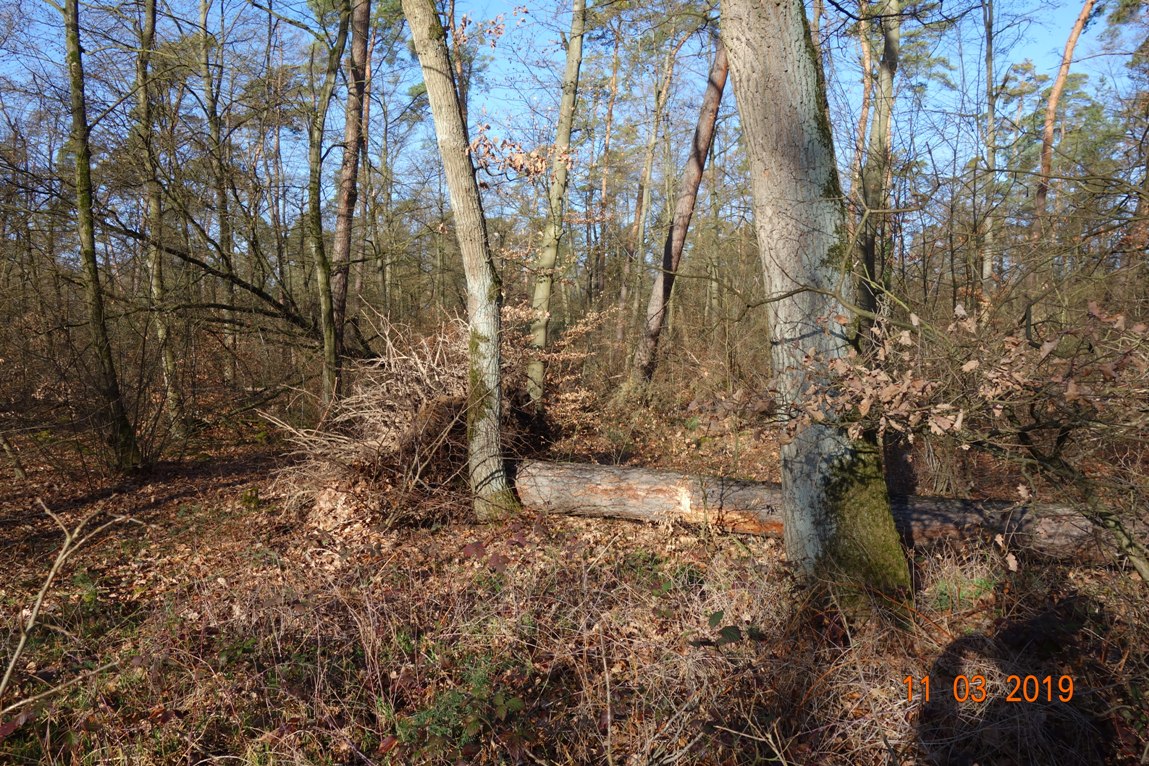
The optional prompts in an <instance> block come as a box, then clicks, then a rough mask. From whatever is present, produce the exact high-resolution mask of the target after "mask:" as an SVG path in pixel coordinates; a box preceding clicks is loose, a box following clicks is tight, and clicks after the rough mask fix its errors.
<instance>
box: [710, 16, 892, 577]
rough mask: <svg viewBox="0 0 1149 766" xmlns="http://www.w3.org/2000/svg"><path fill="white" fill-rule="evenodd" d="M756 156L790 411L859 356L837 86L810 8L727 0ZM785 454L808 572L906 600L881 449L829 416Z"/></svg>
mask: <svg viewBox="0 0 1149 766" xmlns="http://www.w3.org/2000/svg"><path fill="white" fill-rule="evenodd" d="M721 8H722V35H723V39H724V41H725V43H726V48H727V52H728V55H729V57H730V71H731V75H732V77H733V80H734V88H735V94H736V96H737V99H738V110H739V114H740V116H741V123H742V130H743V141H744V143H745V147H746V154H747V158H748V160H749V166H750V173H751V192H752V194H753V199H754V222H755V228H756V230H757V233H758V243H759V248H760V252H761V257H762V268H763V273H764V277H765V284H766V294H767V296H768V298H770V299H771V303H770V304H769V305H770V312H769V323H770V343H771V348H772V355H773V366H774V373H775V376H776V383H775V385H776V388H777V391H778V396H779V399H780V401H779V405H780V411H781V412H782V413H784V414H786V415H789V416H792V415H793V414H794V412H795V411H796V409H797V408H799V407H801V406H802V405H803V404H804V399H805V397H807V396H810V395H812V392H813V391H818V390H822V389H823V388H824V386H825V385H826V384H827V383H828V382H829V381H827V380H825V379H823V376H822V374H820V373H819V372H817V370H816V369H814V368H812V367H811V364H810V361H809V359H808V358H807V355H810V356H812V357H813V359H814V360H816V363H818V364H825V363H828V362H830V361H832V360H834V359H837V358H842V357H844V356H845V355H846V354H847V351H848V349H849V347H850V337H849V335H848V333H849V330H848V329H847V328H848V324H849V323H847V325H843V324H841V323H840V322H839V321H838V319H839V318H840V317H844V316H846V315H847V314H848V311H849V309H848V308H847V307H846V305H845V304H846V303H847V302H848V301H844V300H843V297H848V296H843V295H842V294H841V292H840V291H842V290H845V289H848V287H849V285H850V284H851V282H850V280H849V279H848V278H847V276H848V275H847V274H846V273H845V271H846V270H847V269H848V267H849V252H848V242H847V241H846V239H845V232H844V230H845V210H844V206H843V202H842V197H841V192H840V190H839V184H838V172H837V167H836V165H835V161H834V150H833V140H832V135H831V131H830V126H829V124H828V123H827V121H826V111H825V101H826V91H825V83H824V81H823V79H822V72H821V69H820V68H819V66H818V60H817V57H816V55H815V52H814V50H813V46H812V45H811V44H810V36H809V30H808V28H807V24H806V18H805V10H804V8H803V5H802V2H801V0H782V1H781V2H768V3H764V2H760V1H756V0H723V2H722V5H721ZM822 417H823V421H822V422H810V423H809V424H806V425H798V426H797V430H796V432H795V434H794V437H793V438H792V439H791V440H790V441H789V442H788V443H786V444H785V445H784V446H783V447H782V493H783V509H782V514H783V519H784V524H785V541H786V552H787V556H788V557H789V558H790V560H791V561H793V562H794V563H795V564H797V565H798V566H799V567H801V568H802V569H803V570H804V571H805V572H806V573H807V574H809V575H816V576H825V577H828V578H832V579H833V580H834V581H841V580H843V579H844V580H847V581H852V582H854V583H862V584H864V585H866V586H868V587H871V588H875V589H878V590H880V591H883V592H891V593H892V592H901V591H903V590H904V589H906V588H908V586H909V573H908V569H907V567H906V562H905V558H904V556H903V554H902V549H901V543H900V540H899V537H898V534H897V531H896V529H895V528H894V523H893V518H892V516H891V514H890V504H889V497H888V495H887V492H886V484H885V480H884V477H883V475H882V466H881V459H880V455H879V453H878V451H877V450H876V449H875V448H874V447H873V446H872V445H869V444H867V443H866V442H864V441H862V440H854V439H851V438H850V436H849V435H848V434H847V432H846V430H845V429H844V428H843V427H842V426H841V425H840V424H838V423H836V422H834V421H833V416H832V414H830V413H823V416H822Z"/></svg>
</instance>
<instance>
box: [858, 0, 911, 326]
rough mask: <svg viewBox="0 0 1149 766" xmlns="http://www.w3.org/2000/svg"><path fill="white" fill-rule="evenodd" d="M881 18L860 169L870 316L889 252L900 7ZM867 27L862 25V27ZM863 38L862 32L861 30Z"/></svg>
mask: <svg viewBox="0 0 1149 766" xmlns="http://www.w3.org/2000/svg"><path fill="white" fill-rule="evenodd" d="M877 8H878V13H879V14H880V16H881V21H880V22H879V23H880V24H881V28H882V38H883V44H882V59H881V61H880V62H878V92H877V94H876V96H877V97H876V98H875V99H874V120H873V122H872V123H871V124H870V140H869V144H868V146H867V148H866V159H865V163H864V164H863V165H862V171H861V179H862V202H863V204H864V207H865V211H864V213H863V216H864V221H863V225H862V236H861V239H860V240H859V244H860V247H861V253H860V256H861V257H860V259H859V260H860V261H861V263H862V274H861V279H860V280H859V282H860V284H859V290H858V301H859V305H860V306H861V307H862V308H863V309H865V310H866V311H869V312H871V313H877V311H878V300H879V298H880V296H881V293H882V289H883V286H882V284H881V281H882V279H883V275H884V273H885V263H884V259H885V255H886V253H887V252H889V249H890V247H889V242H888V240H887V241H883V236H882V232H883V227H882V226H881V223H882V219H883V217H884V215H885V213H884V212H883V211H884V210H886V209H887V208H889V203H888V198H889V194H888V189H887V186H886V177H887V175H888V174H889V170H890V126H891V124H892V119H893V113H894V74H895V73H896V72H897V70H898V53H899V47H900V42H901V19H900V18H899V13H900V12H901V3H900V2H899V0H886V1H885V2H884V3H881V4H879V5H878V6H877ZM865 26H867V24H863V27H865ZM862 35H863V37H864V36H865V35H866V32H865V31H864V30H863V32H862Z"/></svg>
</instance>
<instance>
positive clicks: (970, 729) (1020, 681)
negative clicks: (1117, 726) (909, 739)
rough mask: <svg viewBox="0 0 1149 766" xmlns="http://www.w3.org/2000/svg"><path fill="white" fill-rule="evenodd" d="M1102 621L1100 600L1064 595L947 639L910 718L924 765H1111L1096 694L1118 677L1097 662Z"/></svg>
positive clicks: (1100, 697) (1111, 748)
mask: <svg viewBox="0 0 1149 766" xmlns="http://www.w3.org/2000/svg"><path fill="white" fill-rule="evenodd" d="M1038 603H1040V601H1039V602H1038ZM1112 626H1113V621H1112V619H1111V617H1110V616H1109V615H1108V614H1107V613H1106V611H1105V609H1104V608H1103V607H1102V606H1101V605H1100V604H1098V603H1097V602H1096V601H1094V600H1093V599H1090V598H1088V597H1084V596H1079V595H1071V596H1068V597H1065V598H1063V599H1061V600H1059V601H1056V602H1054V603H1050V604H1048V605H1047V606H1046V607H1045V608H1042V609H1040V610H1039V611H1037V612H1036V613H1033V614H1031V616H1027V617H1025V618H1022V619H1011V620H1003V621H1001V622H999V623H998V625H997V626H995V628H994V629H993V630H990V631H986V632H983V633H972V634H968V635H964V636H961V637H959V638H957V639H955V640H954V641H952V642H951V643H950V644H949V645H948V646H946V647H945V649H944V650H943V652H942V654H941V655H940V656H939V657H938V658H937V660H936V661H935V662H934V663H933V665H932V666H931V668H930V676H929V679H930V688H931V694H930V699H929V701H928V702H926V703H925V704H924V705H923V707H922V708H921V715H920V718H919V720H918V726H917V734H918V741H919V744H920V746H921V748H922V750H923V751H924V754H925V755H926V757H927V759H928V762H929V763H933V764H938V765H939V766H973V765H974V764H980V765H981V766H991V765H997V764H1001V765H1003V766H1005V765H1008V766H1013V765H1014V764H1017V765H1018V766H1030V765H1031V764H1032V766H1045V765H1046V764H1075V765H1081V766H1086V765H1088V764H1106V763H1114V762H1117V752H1116V749H1117V748H1116V737H1115V732H1114V730H1113V726H1112V723H1111V722H1110V720H1109V719H1108V718H1107V717H1106V715H1107V712H1106V711H1107V710H1108V709H1109V707H1110V705H1109V703H1108V702H1107V700H1106V696H1107V695H1106V692H1107V691H1111V690H1113V689H1114V688H1116V687H1117V686H1119V684H1117V683H1116V679H1114V678H1113V677H1112V675H1111V670H1110V668H1109V667H1107V666H1106V665H1105V664H1103V663H1102V661H1101V660H1102V659H1103V658H1104V654H1105V652H1106V650H1107V647H1108V645H1109V643H1110V641H1109V635H1110V633H1111V629H1112ZM1046 679H1049V680H1048V681H1047V680H1046ZM1071 684H1072V686H1071Z"/></svg>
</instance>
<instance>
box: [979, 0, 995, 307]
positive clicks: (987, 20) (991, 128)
mask: <svg viewBox="0 0 1149 766" xmlns="http://www.w3.org/2000/svg"><path fill="white" fill-rule="evenodd" d="M981 10H982V23H983V25H984V27H985V166H986V167H985V172H986V181H985V185H986V194H985V217H984V221H983V224H982V225H983V227H984V231H983V234H982V240H981V288H982V297H983V300H984V298H985V296H987V295H988V294H989V292H990V290H991V289H992V287H993V260H994V247H995V237H996V236H997V232H996V229H995V212H994V190H995V188H996V184H997V83H996V81H995V78H994V73H993V43H994V28H993V0H985V1H984V2H983V3H982V6H981ZM979 313H981V314H982V315H983V316H984V315H986V314H987V312H985V311H981V312H979Z"/></svg>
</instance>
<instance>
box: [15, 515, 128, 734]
mask: <svg viewBox="0 0 1149 766" xmlns="http://www.w3.org/2000/svg"><path fill="white" fill-rule="evenodd" d="M36 502H38V503H39V504H40V507H41V508H43V509H44V513H46V514H48V516H49V517H51V519H52V521H54V522H56V526H58V527H59V528H60V529H61V530H62V531H63V532H64V544H63V546H61V548H60V552H59V553H57V554H56V560H55V561H53V562H52V566H51V568H50V569H49V570H48V574H47V575H46V576H45V577H44V582H43V583H42V584H41V585H40V592H39V593H37V594H36V600H35V602H33V604H32V609H31V611H30V612H29V613H28V618H27V619H26V620H25V621H24V622H23V623H21V625H20V637H19V638H18V639H17V641H16V648H15V649H14V650H13V652H12V657H11V658H10V659H9V660H8V667H7V668H6V669H5V670H4V677H3V678H0V699H3V697H4V692H6V691H7V690H8V686H9V685H10V684H11V683H12V676H13V674H14V673H15V670H16V663H17V662H19V661H20V657H21V656H22V655H23V654H24V650H25V649H26V648H27V645H28V636H29V635H30V634H31V632H32V629H33V628H35V627H36V623H37V621H38V620H39V617H40V610H41V609H42V608H43V606H44V599H45V598H46V597H47V595H48V589H49V588H51V587H52V583H53V582H54V581H55V580H56V576H57V575H59V574H60V570H61V569H62V568H63V566H64V564H65V563H66V562H67V561H68V559H69V558H70V557H71V556H72V554H73V553H75V552H76V551H77V550H79V549H80V548H82V547H83V546H84V545H85V544H86V543H87V542H88V541H89V540H91V539H92V538H93V537H95V536H96V535H98V534H100V533H101V532H103V531H104V530H105V529H107V528H108V527H110V526H112V525H113V524H116V523H118V522H120V521H131V522H134V523H136V524H141V523H142V522H139V521H136V520H135V519H128V518H126V517H124V516H120V515H116V516H113V517H112V518H111V519H110V520H108V521H106V522H104V523H103V524H101V525H100V526H98V527H96V528H95V529H93V530H92V531H91V532H89V533H88V534H86V535H83V536H82V537H81V534H82V533H83V531H84V527H85V526H86V525H87V524H88V522H89V521H91V520H92V518H94V517H95V516H96V515H97V513H99V511H96V512H93V513H92V514H90V515H88V516H85V517H84V518H83V519H81V520H80V522H79V523H78V524H76V526H75V527H73V528H72V529H68V527H66V526H65V525H64V522H63V521H61V520H60V517H59V516H57V515H56V514H54V513H52V511H51V510H50V509H49V508H48V506H47V505H45V504H44V501H43V500H41V499H40V498H37V499H36ZM113 664H117V663H113ZM103 669H106V668H103ZM95 672H98V671H93V673H95ZM89 675H91V673H89V674H85V675H82V676H80V677H79V679H72V680H71V681H68V682H65V683H63V684H59V685H57V686H55V687H53V688H51V689H49V690H48V691H46V692H43V693H41V694H38V695H36V696H34V697H32V698H30V699H27V700H21V701H19V702H16V703H14V704H12V705H9V706H8V707H7V708H5V709H4V710H2V711H0V715H2V714H3V713H7V712H8V711H10V710H14V709H16V708H18V707H20V706H22V705H25V704H27V703H28V702H31V701H33V700H37V699H43V698H44V697H46V696H49V695H50V694H54V693H55V692H57V691H59V690H61V689H63V688H65V687H67V686H70V685H71V684H73V683H75V682H76V681H77V680H80V679H83V678H86V677H88V676H89Z"/></svg>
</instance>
